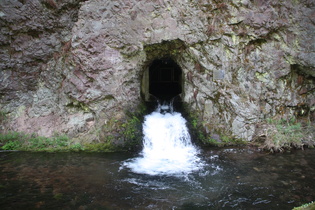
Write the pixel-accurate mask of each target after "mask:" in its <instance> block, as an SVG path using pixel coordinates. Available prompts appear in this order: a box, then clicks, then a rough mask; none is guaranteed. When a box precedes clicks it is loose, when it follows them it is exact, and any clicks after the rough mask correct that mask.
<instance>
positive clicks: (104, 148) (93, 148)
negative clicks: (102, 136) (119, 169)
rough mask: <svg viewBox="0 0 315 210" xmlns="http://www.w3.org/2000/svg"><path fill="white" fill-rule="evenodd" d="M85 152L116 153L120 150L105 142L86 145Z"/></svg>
mask: <svg viewBox="0 0 315 210" xmlns="http://www.w3.org/2000/svg"><path fill="white" fill-rule="evenodd" d="M84 150H86V151H89V152H115V151H118V150H119V149H118V148H117V147H115V146H113V144H112V143H111V142H105V143H97V144H86V145H84Z"/></svg>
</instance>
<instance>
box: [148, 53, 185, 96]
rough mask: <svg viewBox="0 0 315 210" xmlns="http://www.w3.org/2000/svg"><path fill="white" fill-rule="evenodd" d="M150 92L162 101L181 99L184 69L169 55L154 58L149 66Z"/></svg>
mask: <svg viewBox="0 0 315 210" xmlns="http://www.w3.org/2000/svg"><path fill="white" fill-rule="evenodd" d="M149 93H150V95H153V96H154V97H156V98H157V99H159V100H160V101H170V100H172V99H173V98H177V100H179V98H180V97H179V95H180V94H181V93H182V70H181V68H180V66H179V65H178V64H177V63H176V62H175V61H174V60H173V59H172V58H169V57H165V58H161V59H156V60H154V61H153V62H152V63H151V65H150V67H149Z"/></svg>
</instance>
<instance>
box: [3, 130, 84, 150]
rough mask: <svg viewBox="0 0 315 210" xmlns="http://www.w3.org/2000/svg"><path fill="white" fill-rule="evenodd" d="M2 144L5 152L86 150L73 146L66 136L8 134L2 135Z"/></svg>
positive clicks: (79, 145)
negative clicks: (49, 136) (48, 136)
mask: <svg viewBox="0 0 315 210" xmlns="http://www.w3.org/2000/svg"><path fill="white" fill-rule="evenodd" d="M0 144H1V145H3V146H2V147H1V149H3V150H20V151H47V152H54V151H81V150H84V148H83V147H82V146H81V144H79V143H76V144H71V143H70V140H69V138H68V137H67V136H65V135H56V136H54V137H51V138H47V137H42V136H37V135H35V134H32V135H29V134H24V133H19V132H8V133H5V134H0Z"/></svg>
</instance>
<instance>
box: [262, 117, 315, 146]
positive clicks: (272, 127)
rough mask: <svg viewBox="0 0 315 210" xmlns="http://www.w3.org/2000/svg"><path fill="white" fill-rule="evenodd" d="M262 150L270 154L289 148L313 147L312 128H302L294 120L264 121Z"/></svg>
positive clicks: (309, 126)
mask: <svg viewBox="0 0 315 210" xmlns="http://www.w3.org/2000/svg"><path fill="white" fill-rule="evenodd" d="M266 125H267V128H266V129H265V135H264V138H265V140H264V142H263V146H262V147H263V148H264V149H266V150H269V151H271V152H283V151H285V150H287V149H291V148H303V146H305V145H307V146H313V144H314V142H313V138H314V136H313V135H314V127H312V126H311V125H310V124H308V125H304V126H302V124H301V123H299V122H297V120H296V119H295V118H291V119H289V120H286V119H280V120H272V119H267V120H266Z"/></svg>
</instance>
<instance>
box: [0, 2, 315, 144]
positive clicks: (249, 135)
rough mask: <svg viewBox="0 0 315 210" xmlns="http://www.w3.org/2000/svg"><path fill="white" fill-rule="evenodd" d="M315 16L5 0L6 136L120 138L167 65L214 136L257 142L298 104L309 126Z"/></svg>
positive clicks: (176, 5) (263, 6) (273, 9)
mask: <svg viewBox="0 0 315 210" xmlns="http://www.w3.org/2000/svg"><path fill="white" fill-rule="evenodd" d="M314 11H315V9H314V3H312V2H311V1H304V2H299V3H298V2H296V1H273V2H268V1H246V0H243V1H237V2H228V3H223V4H220V3H217V2H215V1H208V2H205V1H195V2H192V1H188V0H187V1H186V0H184V1H180V2H173V1H172V2H170V1H168V2H164V1H146V0H141V1H137V2H135V1H118V0H117V1H116V0H115V1H105V0H99V1H44V0H42V1H41V0H34V1H7V0H5V1H1V3H0V27H1V29H0V30H1V33H0V61H1V62H0V67H1V71H0V84H1V85H0V95H1V98H0V104H1V110H3V112H5V113H6V114H7V115H8V116H9V118H8V121H7V122H6V124H5V125H2V126H1V127H2V128H3V129H4V130H8V129H13V130H20V131H27V132H38V133H41V134H43V135H46V136H49V135H52V133H53V132H65V133H67V134H69V135H71V136H73V137H78V138H81V139H84V138H89V141H90V140H91V141H92V139H91V138H94V140H95V141H101V140H102V139H103V138H104V136H106V135H112V136H117V135H118V136H119V134H117V131H118V130H119V126H121V122H120V121H121V120H125V119H126V118H128V116H126V111H127V110H128V111H129V112H133V111H136V110H137V107H138V105H139V104H141V103H142V102H143V101H144V100H147V99H148V98H149V97H145V96H146V95H147V91H148V90H146V87H147V86H146V85H145V84H144V83H145V82H146V81H147V80H148V79H147V78H146V76H145V75H146V72H147V71H148V68H149V66H150V64H151V63H152V62H153V61H154V60H155V59H159V58H162V57H169V58H172V59H173V60H174V61H175V62H176V63H177V64H178V65H179V66H180V68H181V70H182V75H183V78H182V89H183V90H182V94H181V98H182V101H183V102H184V103H186V104H187V105H188V106H187V107H189V110H190V111H193V112H195V113H197V115H198V117H199V119H201V120H202V122H203V123H202V124H203V125H204V127H205V128H206V130H207V133H208V134H209V135H211V134H215V133H225V134H228V135H230V136H234V137H236V138H242V139H245V140H248V141H250V140H252V139H253V137H254V135H255V133H257V132H256V129H257V126H256V125H257V124H259V123H260V122H261V121H264V120H265V119H266V118H270V117H275V116H278V117H284V118H285V117H288V116H291V115H292V113H295V111H294V110H295V109H296V108H297V107H298V106H301V105H302V104H303V105H305V106H306V107H309V109H308V110H313V111H308V112H307V114H306V115H304V117H308V118H310V119H312V120H313V119H314V117H312V116H313V115H314V109H313V108H312V107H313V106H314V103H313V99H314V91H312V90H313V89H314V88H315V84H314V77H315V71H314V69H315V63H314V61H315V58H314V56H315V46H314V44H313V42H314V41H313V40H314V31H315V30H314V29H315V23H314V21H313V20H314V18H313V17H314V14H315V12H314ZM116 116H120V117H119V119H118V117H117V119H116ZM92 119H93V120H92ZM106 122H115V123H111V124H112V127H111V128H106V129H104V126H106ZM42 125H45V126H42ZM100 130H104V131H106V133H102V134H100ZM88 136H90V137H88ZM117 138H118V137H117Z"/></svg>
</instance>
